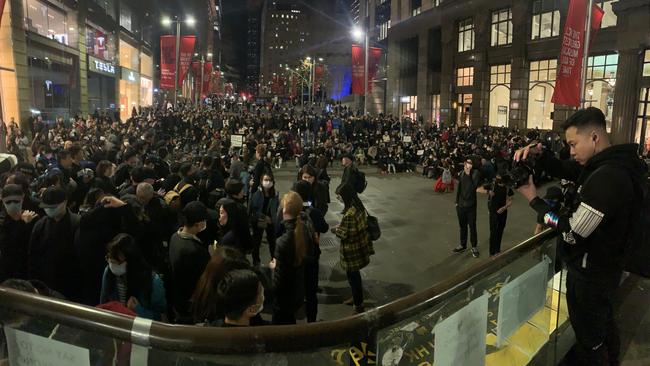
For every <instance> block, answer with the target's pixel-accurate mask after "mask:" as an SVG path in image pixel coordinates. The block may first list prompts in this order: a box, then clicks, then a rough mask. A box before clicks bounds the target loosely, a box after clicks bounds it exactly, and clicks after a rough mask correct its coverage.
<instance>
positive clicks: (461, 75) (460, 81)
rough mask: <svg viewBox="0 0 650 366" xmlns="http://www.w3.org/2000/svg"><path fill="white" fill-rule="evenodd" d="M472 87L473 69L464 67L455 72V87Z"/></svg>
mask: <svg viewBox="0 0 650 366" xmlns="http://www.w3.org/2000/svg"><path fill="white" fill-rule="evenodd" d="M472 85H474V67H464V68H460V69H457V70H456V86H472Z"/></svg>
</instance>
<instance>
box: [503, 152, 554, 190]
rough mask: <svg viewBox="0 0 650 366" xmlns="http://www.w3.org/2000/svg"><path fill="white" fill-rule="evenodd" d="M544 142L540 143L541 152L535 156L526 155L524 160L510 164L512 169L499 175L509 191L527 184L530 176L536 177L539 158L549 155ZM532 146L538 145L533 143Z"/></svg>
mask: <svg viewBox="0 0 650 366" xmlns="http://www.w3.org/2000/svg"><path fill="white" fill-rule="evenodd" d="M545 143H546V142H542V143H541V150H542V151H541V152H540V153H539V154H536V155H528V156H527V157H526V159H523V160H520V161H515V162H513V163H512V168H511V169H510V170H508V171H507V172H506V173H505V174H502V175H501V181H502V182H503V184H504V185H505V186H506V187H508V188H510V189H517V188H519V187H521V186H524V185H526V184H528V179H529V177H530V176H531V175H532V176H533V177H536V173H537V169H536V165H537V161H538V160H539V157H540V156H542V155H544V154H548V153H551V152H550V150H549V149H547V147H546V145H545ZM532 144H538V142H533V143H532Z"/></svg>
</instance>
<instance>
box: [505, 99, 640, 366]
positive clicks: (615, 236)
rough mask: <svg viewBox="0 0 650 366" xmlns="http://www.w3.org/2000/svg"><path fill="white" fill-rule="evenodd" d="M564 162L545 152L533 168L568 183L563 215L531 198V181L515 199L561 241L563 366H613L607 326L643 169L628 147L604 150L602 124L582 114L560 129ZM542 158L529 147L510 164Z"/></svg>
mask: <svg viewBox="0 0 650 366" xmlns="http://www.w3.org/2000/svg"><path fill="white" fill-rule="evenodd" d="M563 128H564V131H565V134H566V140H567V143H568V144H569V146H570V153H571V158H572V160H567V161H560V160H558V159H556V158H555V156H554V155H553V154H551V153H548V152H545V153H543V154H541V156H539V158H538V159H537V162H538V163H539V164H541V165H542V166H543V167H544V169H545V171H547V172H548V173H549V174H550V175H551V176H553V177H556V178H562V179H566V180H569V181H572V182H575V184H576V186H577V187H578V188H577V190H576V192H575V193H573V194H571V195H570V196H569V197H565V200H564V201H565V204H566V205H567V206H568V207H566V209H568V212H569V213H568V214H567V213H562V212H560V211H559V210H553V209H552V208H551V207H550V206H549V205H548V204H547V203H546V202H545V201H544V200H543V199H541V198H539V197H538V196H537V191H536V188H535V185H534V184H533V180H532V177H531V178H530V181H529V184H527V185H524V186H522V187H520V188H519V189H518V191H519V192H520V193H521V194H522V195H523V196H524V197H525V198H526V199H527V200H528V201H529V203H530V206H531V207H532V208H533V209H534V210H535V211H537V212H538V213H539V214H541V215H544V223H545V224H546V225H548V226H550V227H553V228H556V229H557V230H559V231H560V233H561V239H562V240H561V245H560V247H559V251H560V255H561V257H562V259H563V262H564V263H565V264H566V266H567V270H568V275H567V282H566V286H567V294H566V298H567V305H568V309H569V319H570V320H571V325H572V327H573V329H574V331H575V335H576V341H577V343H576V344H575V345H574V347H573V348H572V350H571V351H570V352H569V353H568V354H567V356H566V357H565V360H564V362H565V363H564V364H566V365H577V366H582V365H585V366H586V365H606V364H609V365H618V364H619V363H618V359H619V353H620V340H619V336H618V330H617V328H616V324H615V322H614V309H613V302H614V295H615V292H616V289H617V288H618V285H619V283H620V279H621V274H622V271H623V260H624V255H625V250H626V248H627V247H628V244H629V241H630V236H631V233H632V230H633V225H634V224H637V223H638V222H637V220H635V218H636V217H638V216H639V215H638V213H639V210H640V205H639V204H638V203H637V201H638V200H639V199H640V197H638V193H635V192H639V188H640V187H639V184H640V183H639V182H641V179H642V176H643V174H644V173H645V172H646V170H647V167H646V166H645V165H644V163H643V161H641V159H639V157H638V146H637V145H636V144H622V145H612V144H611V142H610V140H609V136H608V135H607V126H606V123H605V116H604V114H603V112H602V111H600V110H599V109H597V108H594V107H590V108H587V109H582V110H579V111H577V112H576V113H574V114H573V115H572V116H571V117H570V118H569V119H568V120H567V121H566V122H565V123H564V124H563ZM540 153H542V150H541V147H540V146H539V144H537V143H534V144H531V145H529V146H527V147H525V148H523V149H520V150H518V151H517V152H516V153H515V156H514V158H515V160H516V161H519V160H524V159H527V158H528V156H532V155H539V154H540Z"/></svg>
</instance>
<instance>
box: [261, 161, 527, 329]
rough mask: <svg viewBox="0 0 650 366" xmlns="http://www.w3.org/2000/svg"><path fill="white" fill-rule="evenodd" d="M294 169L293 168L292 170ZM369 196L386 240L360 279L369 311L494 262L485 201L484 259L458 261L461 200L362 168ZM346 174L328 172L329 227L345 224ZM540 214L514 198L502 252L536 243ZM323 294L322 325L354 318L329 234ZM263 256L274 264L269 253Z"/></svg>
mask: <svg viewBox="0 0 650 366" xmlns="http://www.w3.org/2000/svg"><path fill="white" fill-rule="evenodd" d="M291 167H292V168H293V164H291ZM364 171H366V177H367V181H368V188H367V189H366V191H365V192H364V193H363V194H362V195H361V199H362V201H363V202H364V204H365V206H366V207H367V209H368V211H369V212H370V213H371V214H372V215H374V216H376V217H377V218H378V219H379V223H380V226H381V230H382V237H381V239H380V240H379V241H377V242H375V243H374V247H375V251H376V254H375V255H374V256H372V257H371V261H370V265H369V266H368V267H366V268H365V269H363V270H362V271H361V274H362V278H363V286H364V290H365V296H366V302H365V304H366V307H367V308H368V307H374V306H378V305H382V304H385V303H388V302H390V301H392V300H395V299H398V298H400V297H403V296H405V295H408V294H411V293H414V292H417V291H420V290H423V289H425V288H427V287H430V286H432V285H434V284H436V283H438V282H440V281H442V280H444V279H445V278H448V277H449V276H451V275H453V274H456V273H459V272H461V271H464V270H466V269H467V268H469V267H471V266H473V265H476V264H478V263H480V262H482V261H486V260H488V259H489V254H488V238H489V223H488V212H487V197H486V196H485V195H481V194H479V198H478V199H479V203H478V210H477V211H478V212H477V214H478V215H477V227H478V240H479V250H480V257H479V258H473V257H472V255H471V253H470V251H469V250H467V251H465V252H464V253H461V254H454V253H452V249H453V248H454V247H456V246H457V245H458V243H459V229H458V221H457V218H456V210H455V206H454V199H455V193H436V192H434V190H433V183H434V181H433V180H431V179H426V178H424V177H422V176H421V175H419V174H417V173H401V174H396V175H380V174H378V172H377V169H376V168H375V167H368V168H367V169H366V168H364ZM341 173H342V171H341V170H340V169H337V168H333V169H331V171H329V174H330V176H332V182H331V186H330V191H331V195H332V197H331V198H332V203H331V204H330V209H329V213H328V214H327V217H326V219H327V221H328V223H329V224H330V225H335V224H338V223H339V222H340V220H341V214H340V212H341V210H342V209H343V206H342V204H341V203H339V202H338V201H337V200H336V198H335V195H334V192H333V190H334V189H335V187H336V186H337V185H338V184H339V182H340V176H341ZM295 177H296V173H295V171H294V170H293V169H290V168H283V169H280V170H279V171H277V172H276V180H277V188H278V189H279V190H280V194H281V195H282V194H283V193H286V192H287V190H288V189H289V188H290V187H291V184H293V182H294V180H295ZM534 226H535V213H534V211H533V210H532V209H531V208H530V207H528V205H527V203H526V202H525V199H524V198H523V197H521V196H519V195H518V194H516V195H515V200H514V204H513V207H512V208H511V209H510V212H509V215H508V223H507V226H506V229H505V233H504V236H503V244H502V250H505V249H508V248H510V247H512V246H514V245H515V244H518V243H520V242H522V241H524V240H525V239H527V238H529V237H531V236H532V232H533V229H534ZM321 250H322V252H323V253H322V255H321V260H320V287H321V288H322V289H323V291H322V292H321V293H320V294H319V303H320V304H319V313H318V319H319V320H320V319H322V320H331V319H336V318H341V317H344V316H347V315H351V314H352V307H350V306H346V305H342V304H341V303H342V301H343V300H345V299H347V298H349V297H350V296H351V292H350V289H349V286H348V283H347V279H346V276H345V272H343V271H342V270H341V269H340V267H339V266H338V261H339V241H338V239H337V238H336V237H335V236H334V235H333V234H331V233H327V234H325V235H324V236H322V237H321ZM262 252H263V253H265V255H266V256H267V258H266V259H268V249H266V248H264V249H263V250H262Z"/></svg>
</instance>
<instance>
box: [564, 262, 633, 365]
mask: <svg viewBox="0 0 650 366" xmlns="http://www.w3.org/2000/svg"><path fill="white" fill-rule="evenodd" d="M620 278H621V273H620V272H619V273H618V274H615V275H614V274H613V275H612V276H611V278H607V279H606V280H592V279H590V280H587V279H585V278H584V277H582V276H581V275H579V274H578V275H576V274H575V273H572V271H571V270H570V269H569V271H568V275H567V281H566V290H567V292H566V301H567V307H568V310H569V320H570V321H571V326H572V327H573V330H574V332H575V335H576V344H575V345H574V346H573V348H572V349H571V350H570V351H569V353H568V354H567V356H566V357H565V364H570V365H575V366H583V365H584V366H587V365H589V366H591V365H597V366H601V365H602V366H609V365H618V364H619V361H618V360H619V356H620V348H621V341H620V338H619V333H618V328H617V327H616V323H615V322H614V308H613V301H614V295H615V293H616V289H617V288H618V284H619V282H620Z"/></svg>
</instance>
